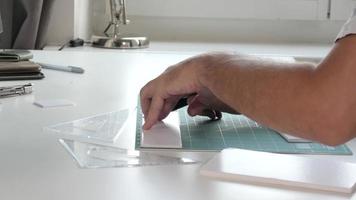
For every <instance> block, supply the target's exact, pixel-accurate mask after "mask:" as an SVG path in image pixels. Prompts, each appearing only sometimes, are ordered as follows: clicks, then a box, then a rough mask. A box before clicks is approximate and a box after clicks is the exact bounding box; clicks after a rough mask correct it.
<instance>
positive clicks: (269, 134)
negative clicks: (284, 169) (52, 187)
mask: <svg viewBox="0 0 356 200" xmlns="http://www.w3.org/2000/svg"><path fill="white" fill-rule="evenodd" d="M138 107H140V106H138ZM137 110H138V112H137V125H136V148H137V149H139V148H140V142H141V141H140V140H141V133H142V114H141V110H140V109H137ZM179 118H180V131H181V138H182V145H183V149H182V150H187V151H191V150H194V151H220V150H222V149H225V148H241V149H250V150H257V151H267V152H275V153H291V154H332V155H352V152H351V151H350V149H349V148H348V147H347V146H346V145H340V146H337V147H330V146H326V145H322V144H319V143H289V142H287V141H286V140H285V139H284V138H283V137H282V136H280V135H279V134H278V133H277V132H275V131H273V130H271V129H268V128H265V127H262V126H260V125H259V124H257V123H256V122H254V121H252V120H250V119H248V118H247V117H245V116H243V115H231V114H226V113H224V114H223V118H222V119H221V120H218V121H210V120H207V118H206V117H190V116H189V115H188V114H187V112H186V109H181V110H179Z"/></svg>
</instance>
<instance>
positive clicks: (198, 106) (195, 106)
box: [188, 98, 207, 117]
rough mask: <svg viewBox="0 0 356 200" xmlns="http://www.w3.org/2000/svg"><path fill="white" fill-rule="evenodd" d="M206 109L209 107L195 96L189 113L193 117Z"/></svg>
mask: <svg viewBox="0 0 356 200" xmlns="http://www.w3.org/2000/svg"><path fill="white" fill-rule="evenodd" d="M205 109H207V107H206V106H205V105H203V104H202V103H200V102H199V101H197V100H196V98H195V99H194V100H192V101H191V103H190V104H189V107H188V114H189V115H190V116H192V117H193V116H196V115H202V113H203V111H204V110H205Z"/></svg>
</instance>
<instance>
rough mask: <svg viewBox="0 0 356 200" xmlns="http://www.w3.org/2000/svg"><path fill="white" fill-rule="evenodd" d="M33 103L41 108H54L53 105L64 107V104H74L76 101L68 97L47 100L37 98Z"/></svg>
mask: <svg viewBox="0 0 356 200" xmlns="http://www.w3.org/2000/svg"><path fill="white" fill-rule="evenodd" d="M33 104H35V105H36V106H39V107H41V108H53V107H64V106H74V105H75V103H73V102H71V101H69V100H66V99H46V100H36V101H35V102H34V103H33Z"/></svg>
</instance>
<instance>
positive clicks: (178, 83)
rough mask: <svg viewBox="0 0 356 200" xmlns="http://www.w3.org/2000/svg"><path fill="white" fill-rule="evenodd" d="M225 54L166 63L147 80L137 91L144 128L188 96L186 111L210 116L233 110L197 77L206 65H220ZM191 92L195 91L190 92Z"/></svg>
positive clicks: (191, 113) (217, 116) (232, 111)
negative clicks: (165, 66)
mask: <svg viewBox="0 0 356 200" xmlns="http://www.w3.org/2000/svg"><path fill="white" fill-rule="evenodd" d="M228 56H229V55H228V54H219V53H216V54H215V53H214V54H203V55H199V56H196V57H193V58H189V59H187V60H185V61H183V62H180V63H178V64H176V65H174V66H171V67H169V68H168V69H167V70H166V71H165V72H164V73H162V74H161V75H160V76H158V77H157V78H155V79H154V80H152V81H150V82H149V83H147V84H146V85H145V86H144V87H143V88H142V89H141V92H140V97H141V107H142V111H143V114H144V116H145V124H144V126H143V128H144V129H150V128H151V127H152V126H153V125H154V124H155V123H156V122H158V121H160V120H163V119H164V118H165V117H167V116H168V114H169V113H170V112H171V111H172V110H173V108H174V107H175V105H176V104H177V102H178V101H179V100H180V99H181V98H184V97H187V96H189V98H188V113H189V114H190V115H192V116H195V115H202V116H207V117H210V118H211V119H217V118H221V112H230V113H236V112H235V111H234V110H233V109H232V108H231V107H230V106H228V105H227V104H225V103H224V102H222V101H221V100H220V99H219V98H218V97H216V96H215V95H214V94H213V93H212V92H211V91H210V90H209V89H208V88H207V87H205V86H204V85H203V84H202V83H201V81H200V77H201V76H203V75H204V72H205V70H207V69H208V68H209V66H213V67H222V66H221V65H222V63H220V62H221V61H223V60H226V57H228ZM192 94H194V95H192Z"/></svg>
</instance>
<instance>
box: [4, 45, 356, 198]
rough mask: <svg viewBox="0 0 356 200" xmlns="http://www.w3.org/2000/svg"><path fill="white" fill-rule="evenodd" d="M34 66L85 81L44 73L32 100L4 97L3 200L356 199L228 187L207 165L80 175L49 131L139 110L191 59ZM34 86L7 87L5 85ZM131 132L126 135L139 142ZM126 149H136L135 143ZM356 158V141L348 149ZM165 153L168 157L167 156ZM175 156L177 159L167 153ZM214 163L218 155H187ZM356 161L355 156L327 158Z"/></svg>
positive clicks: (100, 59)
mask: <svg viewBox="0 0 356 200" xmlns="http://www.w3.org/2000/svg"><path fill="white" fill-rule="evenodd" d="M34 55H35V58H34V60H35V61H39V62H45V63H52V64H63V65H75V66H80V67H83V68H85V70H86V72H85V74H83V75H78V74H73V73H66V72H59V71H51V70H45V69H44V70H43V71H44V73H45V75H46V78H45V79H43V80H39V81H31V82H33V83H34V84H35V91H34V93H33V94H31V95H26V96H20V97H12V98H7V99H0V102H1V104H0V127H1V129H0V133H1V134H0V158H1V162H0V199H4V200H5V199H11V200H20V199H21V200H23V199H35V200H48V199H51V200H64V199H76V200H79V199H80V200H82V199H83V200H94V199H95V200H99V199H105V200H114V199H115V200H118V199H145V200H147V199H155V200H160V199H162V200H166V199H170V200H174V199H177V200H182V199H194V200H198V199H204V200H209V199H224V200H228V199H283V200H287V199H313V200H315V199H323V200H327V199H351V198H354V196H353V195H352V196H345V195H340V194H333V193H326V192H318V191H313V190H302V189H293V188H282V187H280V188H279V187H269V186H261V185H251V184H242V183H234V182H225V181H219V180H213V179H209V178H206V177H202V176H200V175H199V174H198V172H199V167H200V165H190V166H160V167H143V168H111V169H80V168H79V167H78V166H77V165H76V163H75V161H74V160H73V158H72V157H71V156H70V155H69V154H68V152H66V150H65V149H64V148H63V147H62V146H61V145H60V144H59V143H58V141H57V140H56V139H55V137H53V135H50V134H47V133H44V132H43V130H42V129H43V127H44V126H48V125H53V124H56V123H59V122H65V121H70V120H74V119H78V118H83V117H88V116H91V115H95V114H99V113H104V112H109V111H114V110H120V109H122V108H127V107H133V106H135V104H136V98H137V95H138V92H139V89H140V88H141V86H142V85H144V83H145V82H147V81H148V80H150V79H152V78H154V77H155V76H157V75H158V74H159V73H161V72H162V71H163V70H164V69H165V68H166V67H167V66H169V65H171V64H174V63H176V62H178V61H180V60H182V59H184V58H187V57H189V56H191V53H177V52H170V53H169V52H166V53H163V52H159V53H158V52H140V51H132V52H130V51H81V52H80V51H63V52H56V51H34ZM26 82H28V81H9V82H0V86H5V85H11V84H15V83H26ZM57 98H59V99H63V98H64V99H68V100H71V101H73V102H75V103H76V104H77V105H76V106H74V107H63V108H50V109H43V108H39V107H37V106H35V105H33V102H34V100H35V99H57ZM133 127H134V126H132V127H131V128H130V126H129V127H128V128H127V130H125V132H124V133H123V136H125V137H126V138H130V137H134V134H135V129H134V128H133ZM122 145H123V146H125V145H126V146H131V147H133V146H132V145H133V143H132V142H125V140H124V142H123V143H122ZM349 145H350V147H351V148H352V150H353V151H354V152H356V151H355V150H356V144H355V142H354V141H352V142H350V143H349ZM163 153H165V152H163ZM167 154H176V153H174V152H173V153H167ZM183 155H185V156H189V157H191V158H194V159H198V160H201V161H203V162H204V161H207V159H209V158H211V156H212V155H214V154H213V153H183ZM325 157H328V158H330V159H340V160H347V161H350V162H356V159H355V156H325Z"/></svg>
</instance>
